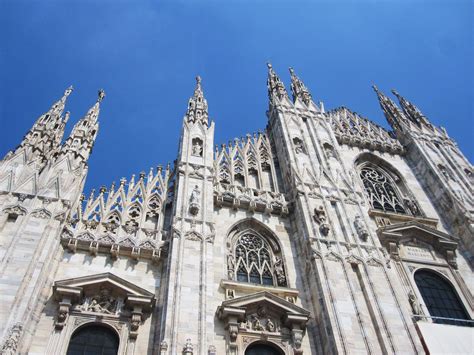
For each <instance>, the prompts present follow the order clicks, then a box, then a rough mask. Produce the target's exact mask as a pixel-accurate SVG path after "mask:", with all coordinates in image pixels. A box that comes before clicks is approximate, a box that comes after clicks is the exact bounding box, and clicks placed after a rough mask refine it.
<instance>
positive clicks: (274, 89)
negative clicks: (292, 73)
mask: <svg viewBox="0 0 474 355" xmlns="http://www.w3.org/2000/svg"><path fill="white" fill-rule="evenodd" d="M267 67H268V79H267V88H268V98H269V99H270V102H273V97H274V95H276V96H277V97H278V98H279V99H280V100H281V99H282V98H283V97H284V96H287V93H286V89H285V85H283V83H282V81H281V80H280V78H279V77H278V76H277V75H276V73H275V71H274V70H273V67H272V65H271V63H267Z"/></svg>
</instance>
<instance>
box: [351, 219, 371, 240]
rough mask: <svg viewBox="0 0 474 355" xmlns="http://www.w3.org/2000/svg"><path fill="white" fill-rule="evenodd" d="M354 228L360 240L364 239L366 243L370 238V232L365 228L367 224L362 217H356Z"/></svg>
mask: <svg viewBox="0 0 474 355" xmlns="http://www.w3.org/2000/svg"><path fill="white" fill-rule="evenodd" d="M354 226H355V229H356V232H357V234H358V235H359V237H360V239H362V240H363V241H366V240H367V238H368V236H369V231H368V230H367V228H366V227H365V224H364V222H363V221H362V217H361V216H360V215H356V216H355V219H354Z"/></svg>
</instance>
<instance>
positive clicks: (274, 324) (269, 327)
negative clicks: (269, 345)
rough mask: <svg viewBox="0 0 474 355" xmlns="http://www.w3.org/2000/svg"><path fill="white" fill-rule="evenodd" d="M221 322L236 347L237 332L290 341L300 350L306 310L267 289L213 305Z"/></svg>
mask: <svg viewBox="0 0 474 355" xmlns="http://www.w3.org/2000/svg"><path fill="white" fill-rule="evenodd" d="M217 314H218V317H219V319H221V320H222V321H224V322H225V326H226V329H227V331H228V339H229V343H230V346H234V347H238V343H239V336H240V338H242V337H244V336H245V337H246V338H248V337H253V338H255V339H275V340H278V341H287V342H289V343H291V344H292V346H293V350H294V352H295V353H299V352H300V348H301V342H302V339H303V336H304V332H305V328H306V323H307V322H308V320H309V317H310V312H308V311H307V310H305V309H303V308H301V307H298V306H296V305H295V304H293V303H291V302H288V301H286V300H284V299H283V298H281V297H278V296H276V295H274V294H271V293H269V292H267V291H262V292H258V293H254V294H251V295H247V296H243V297H239V298H234V299H230V300H227V301H224V302H222V304H221V306H219V308H218V309H217Z"/></svg>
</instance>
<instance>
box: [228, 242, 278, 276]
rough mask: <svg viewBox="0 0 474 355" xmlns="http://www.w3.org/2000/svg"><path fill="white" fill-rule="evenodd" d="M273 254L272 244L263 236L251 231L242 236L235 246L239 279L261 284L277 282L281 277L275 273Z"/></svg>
mask: <svg viewBox="0 0 474 355" xmlns="http://www.w3.org/2000/svg"><path fill="white" fill-rule="evenodd" d="M271 256H272V254H271V249H270V246H269V245H268V243H267V242H266V241H265V240H264V239H263V238H262V237H260V236H258V235H255V234H251V233H246V234H243V235H242V236H240V237H239V239H238V240H237V244H236V246H235V262H236V277H237V280H238V281H242V282H250V283H254V284H261V285H275V284H277V281H278V280H279V278H278V275H275V273H276V269H275V266H274V265H273V263H272V257H271ZM278 271H279V272H282V270H280V269H278ZM284 279H285V278H284V277H283V280H284ZM285 282H286V281H285Z"/></svg>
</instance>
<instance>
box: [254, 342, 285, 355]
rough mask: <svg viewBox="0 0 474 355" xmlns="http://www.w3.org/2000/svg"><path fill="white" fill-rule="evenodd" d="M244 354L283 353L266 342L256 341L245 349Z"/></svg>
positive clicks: (273, 354) (265, 354) (278, 354)
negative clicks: (256, 342)
mask: <svg viewBox="0 0 474 355" xmlns="http://www.w3.org/2000/svg"><path fill="white" fill-rule="evenodd" d="M245 355H284V354H283V352H282V351H281V350H280V349H278V348H277V347H275V346H273V345H270V344H268V343H264V344H262V343H258V344H252V345H250V346H249V347H248V348H247V350H245Z"/></svg>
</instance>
